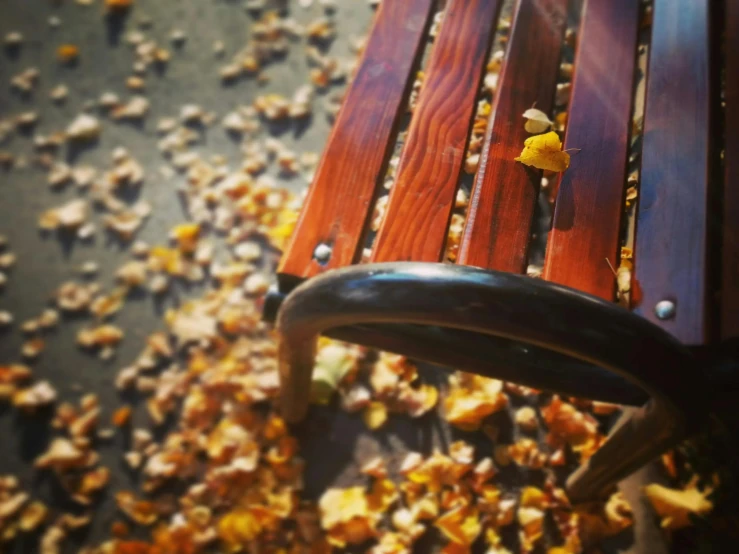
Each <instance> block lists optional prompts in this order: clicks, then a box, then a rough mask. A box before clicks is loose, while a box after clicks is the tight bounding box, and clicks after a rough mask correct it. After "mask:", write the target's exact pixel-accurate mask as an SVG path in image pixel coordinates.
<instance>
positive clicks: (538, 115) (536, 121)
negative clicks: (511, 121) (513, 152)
mask: <svg viewBox="0 0 739 554" xmlns="http://www.w3.org/2000/svg"><path fill="white" fill-rule="evenodd" d="M523 116H524V117H525V118H526V123H525V124H524V129H526V132H527V133H531V134H536V133H543V132H545V131H548V130H549V129H550V128H551V127H552V125H554V122H553V121H552V120H550V119H549V117H548V116H547V114H545V113H544V112H543V111H541V110H537V109H536V108H529V109H528V110H526V111H525V112H523Z"/></svg>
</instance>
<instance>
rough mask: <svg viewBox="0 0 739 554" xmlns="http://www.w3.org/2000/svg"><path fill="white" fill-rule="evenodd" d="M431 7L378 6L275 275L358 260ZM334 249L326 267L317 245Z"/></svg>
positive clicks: (413, 0)
mask: <svg viewBox="0 0 739 554" xmlns="http://www.w3.org/2000/svg"><path fill="white" fill-rule="evenodd" d="M434 4H435V2H434V1H433V0H396V1H388V2H382V3H381V4H380V6H379V8H378V12H377V14H376V16H375V22H374V26H373V28H372V32H371V34H370V36H369V40H368V42H367V46H366V48H365V51H364V54H363V56H362V59H361V62H360V64H359V69H358V71H357V74H356V75H355V77H354V80H353V81H352V83H351V85H350V86H349V90H348V91H347V94H346V97H345V99H344V102H343V104H342V108H341V110H340V112H339V114H338V117H337V120H336V122H335V124H334V127H333V129H332V131H331V135H330V136H329V139H328V142H327V144H326V148H325V150H324V153H323V156H322V158H321V162H320V165H319V166H318V168H317V170H316V174H315V177H314V180H313V183H312V185H311V187H310V189H309V192H308V197H307V198H306V201H305V205H304V206H303V209H302V211H301V214H300V217H299V220H298V223H297V225H296V228H295V232H294V233H293V238H292V240H291V242H290V244H289V246H288V247H287V249H286V251H285V253H284V255H283V256H282V259H281V262H280V266H279V268H278V274H280V277H281V278H282V279H285V280H292V281H295V280H297V279H299V278H307V277H311V276H313V275H316V274H318V273H320V272H321V271H324V270H326V269H331V268H337V267H341V266H345V265H350V264H351V263H353V262H354V261H356V259H357V257H358V252H359V251H361V248H362V246H363V240H364V229H365V227H366V223H367V219H368V217H369V215H370V213H371V209H372V202H373V198H374V196H375V193H376V190H377V188H378V186H379V184H380V183H381V182H382V179H383V177H384V173H385V170H386V168H387V160H388V158H389V155H390V151H391V149H392V139H393V137H394V131H395V129H397V124H398V121H399V117H400V115H402V112H403V110H404V109H405V106H406V99H407V96H408V93H409V89H410V84H411V83H412V81H413V79H414V77H415V73H414V68H415V67H416V66H417V62H418V60H419V57H420V55H421V54H422V50H423V45H424V42H425V35H426V31H427V29H428V24H429V22H430V18H431V15H432V11H433V7H434ZM319 244H325V245H327V246H329V247H331V248H332V252H331V258H330V259H329V261H328V262H327V263H325V264H324V265H321V264H319V263H318V262H317V261H316V260H314V259H313V253H314V250H315V248H316V246H317V245H319Z"/></svg>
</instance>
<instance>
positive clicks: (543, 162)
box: [515, 131, 570, 172]
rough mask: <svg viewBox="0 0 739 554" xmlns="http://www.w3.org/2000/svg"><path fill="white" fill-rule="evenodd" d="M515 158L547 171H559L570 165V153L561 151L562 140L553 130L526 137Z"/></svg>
mask: <svg viewBox="0 0 739 554" xmlns="http://www.w3.org/2000/svg"><path fill="white" fill-rule="evenodd" d="M515 160H516V161H517V162H521V163H522V164H524V165H530V166H532V167H536V168H538V169H548V170H549V171H557V172H561V171H564V170H565V169H567V168H568V167H570V155H569V154H568V153H567V152H563V151H562V141H560V140H559V135H558V134H557V133H555V132H554V131H550V132H549V133H546V134H544V135H535V136H533V137H529V138H527V139H526V141H525V142H524V143H523V151H522V152H521V155H520V156H519V157H518V158H515Z"/></svg>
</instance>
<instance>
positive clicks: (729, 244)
mask: <svg viewBox="0 0 739 554" xmlns="http://www.w3.org/2000/svg"><path fill="white" fill-rule="evenodd" d="M725 10H726V12H725V14H724V16H725V17H724V19H725V21H726V34H725V37H726V38H725V40H726V45H725V48H724V52H725V56H726V68H725V71H724V79H725V82H724V95H725V99H726V108H725V113H724V115H725V118H726V119H725V122H726V123H725V133H726V146H725V150H724V170H725V173H724V176H725V180H724V214H723V215H724V216H723V220H724V230H723V259H722V262H723V263H722V265H723V278H722V285H721V304H720V305H721V336H722V338H729V337H739V2H736V1H735V0H727V2H726V7H725Z"/></svg>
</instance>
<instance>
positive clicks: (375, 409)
mask: <svg viewBox="0 0 739 554" xmlns="http://www.w3.org/2000/svg"><path fill="white" fill-rule="evenodd" d="M362 419H363V420H364V422H365V424H366V425H367V427H369V428H370V429H372V430H375V429H379V428H380V427H382V426H383V425H384V424H385V422H386V421H387V406H385V404H383V403H382V402H370V404H369V406H367V408H365V410H364V412H363V413H362Z"/></svg>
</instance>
